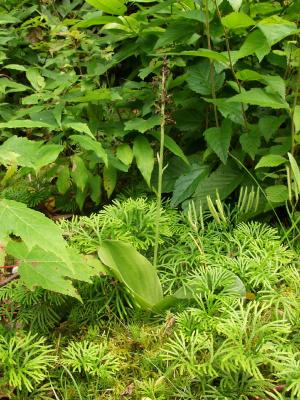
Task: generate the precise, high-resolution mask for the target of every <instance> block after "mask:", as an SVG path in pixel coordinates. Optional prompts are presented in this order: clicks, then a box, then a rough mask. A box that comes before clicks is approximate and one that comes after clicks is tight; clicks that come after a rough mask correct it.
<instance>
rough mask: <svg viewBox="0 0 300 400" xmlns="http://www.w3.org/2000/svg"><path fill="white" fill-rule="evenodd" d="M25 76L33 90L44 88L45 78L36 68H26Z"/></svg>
mask: <svg viewBox="0 0 300 400" xmlns="http://www.w3.org/2000/svg"><path fill="white" fill-rule="evenodd" d="M26 78H27V79H28V80H29V82H30V83H31V85H32V87H33V88H34V89H35V90H37V91H40V90H42V89H44V87H45V84H46V83H45V79H44V77H43V76H42V75H41V74H40V72H39V70H38V69H37V68H27V70H26Z"/></svg>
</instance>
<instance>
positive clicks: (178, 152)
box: [151, 132, 190, 165]
mask: <svg viewBox="0 0 300 400" xmlns="http://www.w3.org/2000/svg"><path fill="white" fill-rule="evenodd" d="M151 135H152V136H154V137H155V138H156V139H157V140H159V141H160V132H152V133H151ZM164 143H165V147H166V148H167V149H168V150H170V152H171V153H173V154H175V156H177V157H179V158H181V160H182V161H184V162H185V163H186V164H187V165H189V164H190V163H189V160H188V159H187V157H186V156H185V154H184V152H183V151H182V149H181V147H180V146H179V145H178V144H177V143H176V142H175V140H174V139H172V138H171V137H170V136H168V135H165V141H164Z"/></svg>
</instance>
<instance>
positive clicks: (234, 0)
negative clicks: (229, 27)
mask: <svg viewBox="0 0 300 400" xmlns="http://www.w3.org/2000/svg"><path fill="white" fill-rule="evenodd" d="M228 3H229V4H230V5H231V7H232V8H233V9H234V11H238V10H239V9H240V8H241V5H242V3H243V0H228Z"/></svg>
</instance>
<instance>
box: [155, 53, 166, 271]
mask: <svg viewBox="0 0 300 400" xmlns="http://www.w3.org/2000/svg"><path fill="white" fill-rule="evenodd" d="M168 75H169V66H168V60H167V59H166V58H165V59H164V62H163V67H162V76H161V93H160V115H161V120H160V149H159V154H157V159H158V184H157V202H156V226H155V244H154V257H153V264H154V266H155V268H156V267H157V258H158V246H159V226H160V215H161V195H162V182H163V173H164V147H165V126H166V104H167V103H168V93H167V79H168Z"/></svg>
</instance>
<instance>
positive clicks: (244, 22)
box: [222, 12, 255, 29]
mask: <svg viewBox="0 0 300 400" xmlns="http://www.w3.org/2000/svg"><path fill="white" fill-rule="evenodd" d="M222 25H224V26H226V28H228V29H241V28H247V27H248V26H252V25H255V21H254V20H253V19H252V18H250V17H249V16H248V15H247V14H244V13H242V12H232V13H230V14H227V15H226V16H225V17H223V18H222Z"/></svg>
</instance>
